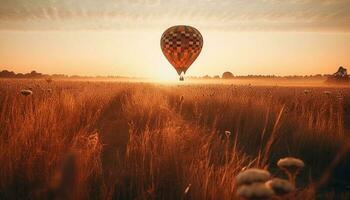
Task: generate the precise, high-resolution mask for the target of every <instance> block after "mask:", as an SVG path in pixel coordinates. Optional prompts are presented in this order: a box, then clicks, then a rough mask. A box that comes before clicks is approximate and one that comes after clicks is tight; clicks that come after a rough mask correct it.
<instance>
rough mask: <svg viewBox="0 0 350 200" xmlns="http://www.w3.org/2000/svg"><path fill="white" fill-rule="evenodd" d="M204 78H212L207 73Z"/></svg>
mask: <svg viewBox="0 0 350 200" xmlns="http://www.w3.org/2000/svg"><path fill="white" fill-rule="evenodd" d="M202 78H204V79H210V78H211V77H210V76H209V75H205V76H203V77H202Z"/></svg>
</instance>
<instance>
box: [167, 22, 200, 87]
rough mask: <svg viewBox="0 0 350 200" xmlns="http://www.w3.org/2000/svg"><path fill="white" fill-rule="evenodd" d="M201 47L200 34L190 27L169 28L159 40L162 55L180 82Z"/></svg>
mask: <svg viewBox="0 0 350 200" xmlns="http://www.w3.org/2000/svg"><path fill="white" fill-rule="evenodd" d="M202 46H203V37H202V35H201V33H200V32H199V31H198V30H197V29H196V28H194V27H191V26H185V25H180V26H173V27H170V28H168V29H167V30H166V31H165V32H164V33H163V35H162V37H161V39H160V47H161V49H162V51H163V54H164V55H165V57H166V58H167V59H168V61H169V62H170V63H171V65H173V67H174V68H175V70H176V71H177V73H178V75H179V76H180V81H183V80H184V78H183V75H184V74H185V73H186V71H187V69H188V68H189V67H190V66H191V65H192V63H193V62H194V61H195V60H196V58H197V57H198V55H199V53H200V52H201V50H202Z"/></svg>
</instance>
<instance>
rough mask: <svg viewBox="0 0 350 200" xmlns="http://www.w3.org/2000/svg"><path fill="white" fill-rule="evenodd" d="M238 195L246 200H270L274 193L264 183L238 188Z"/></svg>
mask: <svg viewBox="0 0 350 200" xmlns="http://www.w3.org/2000/svg"><path fill="white" fill-rule="evenodd" d="M237 195H238V196H240V197H243V198H245V199H249V200H250V199H259V200H263V199H269V198H270V197H271V196H272V195H274V192H273V190H272V189H271V188H269V187H267V186H266V185H265V184H264V183H253V184H251V185H243V186H241V187H239V188H238V190H237Z"/></svg>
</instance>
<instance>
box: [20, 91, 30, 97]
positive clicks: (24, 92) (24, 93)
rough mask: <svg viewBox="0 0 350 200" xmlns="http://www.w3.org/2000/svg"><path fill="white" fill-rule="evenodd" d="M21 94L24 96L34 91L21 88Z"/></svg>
mask: <svg viewBox="0 0 350 200" xmlns="http://www.w3.org/2000/svg"><path fill="white" fill-rule="evenodd" d="M21 94H22V95H24V96H28V95H32V94H33V92H32V91H31V90H21Z"/></svg>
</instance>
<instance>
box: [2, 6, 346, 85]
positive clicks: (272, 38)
mask: <svg viewBox="0 0 350 200" xmlns="http://www.w3.org/2000/svg"><path fill="white" fill-rule="evenodd" d="M349 10H350V1H349V0H249V1H248V0H217V1H216V0H192V1H191V0H105V1H98V0H75V1H73V0H31V1H28V0H0V69H8V70H13V71H15V72H29V71H30V70H37V71H39V72H42V73H48V74H53V73H64V74H70V75H72V74H77V75H123V76H134V77H158V78H161V77H174V78H176V77H177V74H176V72H175V70H174V69H173V68H172V67H171V65H170V64H169V63H168V61H167V60H166V59H165V57H164V56H163V54H162V52H161V49H160V44H159V40H160V37H161V35H162V33H163V31H164V30H165V29H166V28H168V27H170V26H173V25H178V24H186V25H191V26H194V27H196V28H197V29H198V30H199V31H200V32H201V33H202V35H203V39H204V46H203V49H202V53H201V54H200V56H199V57H198V58H197V60H196V61H195V62H194V64H193V65H192V66H191V67H190V69H189V70H188V71H187V75H195V76H196V75H205V74H209V75H216V74H222V72H224V71H227V70H229V71H231V72H233V73H234V74H237V75H247V74H276V75H295V74H296V75H303V74H317V73H322V74H323V73H332V72H333V71H335V70H336V69H337V67H338V66H340V65H343V66H350V12H349Z"/></svg>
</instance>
